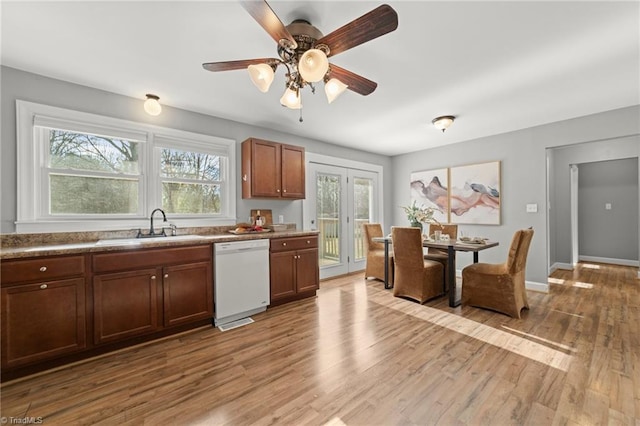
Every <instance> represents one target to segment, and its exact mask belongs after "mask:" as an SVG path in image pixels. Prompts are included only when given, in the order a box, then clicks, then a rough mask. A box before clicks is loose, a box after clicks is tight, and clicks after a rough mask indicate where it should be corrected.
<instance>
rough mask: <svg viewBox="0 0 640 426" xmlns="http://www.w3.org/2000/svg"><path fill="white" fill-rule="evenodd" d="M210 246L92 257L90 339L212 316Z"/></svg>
mask: <svg viewBox="0 0 640 426" xmlns="http://www.w3.org/2000/svg"><path fill="white" fill-rule="evenodd" d="M211 265H212V254H211V246H210V245H202V246H193V247H180V248H168V249H149V250H140V251H136V252H120V253H103V254H96V255H93V271H94V276H93V298H94V300H93V303H94V342H95V343H96V344H102V343H108V342H114V341H120V340H123V339H127V338H132V337H136V336H140V335H145V334H150V333H154V332H156V331H159V330H161V329H163V328H169V327H173V326H178V325H182V324H188V323H191V322H197V321H199V320H206V319H211V318H212V317H213V274H212V266H211Z"/></svg>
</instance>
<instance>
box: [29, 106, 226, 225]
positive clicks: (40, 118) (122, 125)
mask: <svg viewBox="0 0 640 426" xmlns="http://www.w3.org/2000/svg"><path fill="white" fill-rule="evenodd" d="M17 116H18V221H17V222H16V229H17V231H18V232H53V231H58V232H59V231H72V230H73V231H78V230H106V229H131V228H136V227H146V226H148V219H147V218H148V214H149V213H150V211H151V210H153V209H154V208H156V207H160V208H162V209H163V210H164V211H165V212H166V213H167V216H168V218H169V219H170V220H171V221H172V222H173V223H174V224H176V225H177V226H215V225H226V224H233V223H235V180H234V171H233V167H234V165H235V161H234V158H235V142H234V141H232V140H228V139H222V138H218V137H213V136H206V135H200V134H195V133H190V132H184V131H179V130H174V129H167V128H161V127H158V126H151V125H145V124H142V123H134V122H129V121H125V120H119V119H114V118H110V117H102V116H97V115H93V114H87V113H82V112H78V111H71V110H65V109H61V108H56V107H51V106H46V105H39V104H34V103H30V102H24V101H17Z"/></svg>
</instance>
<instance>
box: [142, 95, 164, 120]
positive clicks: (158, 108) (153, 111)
mask: <svg viewBox="0 0 640 426" xmlns="http://www.w3.org/2000/svg"><path fill="white" fill-rule="evenodd" d="M159 99H160V98H159V97H157V96H156V95H149V94H147V100H146V101H144V110H145V111H146V112H147V114H149V115H160V113H161V112H162V105H160V102H158V100H159Z"/></svg>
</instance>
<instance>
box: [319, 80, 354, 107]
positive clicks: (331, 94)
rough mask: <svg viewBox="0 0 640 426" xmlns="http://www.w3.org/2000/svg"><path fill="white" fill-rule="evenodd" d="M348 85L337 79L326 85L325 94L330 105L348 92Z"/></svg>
mask: <svg viewBox="0 0 640 426" xmlns="http://www.w3.org/2000/svg"><path fill="white" fill-rule="evenodd" d="M347 87H349V86H347V85H346V84H344V83H343V82H341V81H340V80H338V79H337V78H332V79H331V80H329V81H327V82H326V83H325V84H324V93H325V95H327V101H329V103H331V102H333V101H335V100H336V98H337V97H338V96H340V95H341V94H342V93H343V92H344V91H345V90H347Z"/></svg>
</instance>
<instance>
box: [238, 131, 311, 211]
mask: <svg viewBox="0 0 640 426" xmlns="http://www.w3.org/2000/svg"><path fill="white" fill-rule="evenodd" d="M304 179H305V166H304V148H302V147H299V146H293V145H285V144H280V143H277V142H270V141H265V140H260V139H255V138H250V139H247V140H246V141H244V142H242V198H278V199H293V200H296V199H304V197H305V180H304Z"/></svg>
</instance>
